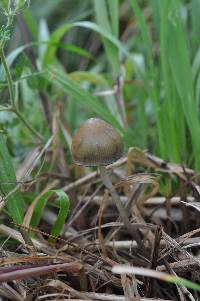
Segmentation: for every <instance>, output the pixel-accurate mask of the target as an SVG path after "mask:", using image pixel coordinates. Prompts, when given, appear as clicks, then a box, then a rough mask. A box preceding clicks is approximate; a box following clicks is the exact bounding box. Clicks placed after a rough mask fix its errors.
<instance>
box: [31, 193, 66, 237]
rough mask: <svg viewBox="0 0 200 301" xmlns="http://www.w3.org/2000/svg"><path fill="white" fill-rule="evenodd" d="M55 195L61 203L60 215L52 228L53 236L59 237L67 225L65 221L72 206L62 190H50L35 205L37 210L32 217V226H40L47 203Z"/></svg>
mask: <svg viewBox="0 0 200 301" xmlns="http://www.w3.org/2000/svg"><path fill="white" fill-rule="evenodd" d="M54 194H56V196H57V201H58V202H59V213H58V216H57V219H56V221H55V223H54V225H53V227H52V230H51V234H52V235H54V236H58V235H59V234H60V232H61V231H62V228H63V226H64V224H65V220H66V218H67V216H68V213H69V206H70V201H69V198H68V196H67V194H66V193H65V192H64V191H62V190H60V189H58V190H49V191H47V192H45V193H44V194H43V195H42V196H41V197H40V198H39V199H38V200H37V203H36V205H35V210H34V213H33V215H32V219H31V226H32V227H37V226H38V224H39V222H40V220H41V218H42V215H43V211H44V208H45V206H46V205H47V201H48V200H49V198H50V197H51V196H53V195H54Z"/></svg>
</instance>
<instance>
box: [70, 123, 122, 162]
mask: <svg viewBox="0 0 200 301" xmlns="http://www.w3.org/2000/svg"><path fill="white" fill-rule="evenodd" d="M122 152H123V142H122V139H121V137H120V135H119V134H118V132H117V131H116V130H115V129H114V128H113V127H112V126H111V125H110V124H108V123H107V122H105V121H104V120H102V119H99V118H90V119H88V120H87V121H86V122H85V123H84V124H83V125H82V126H81V127H80V128H79V129H78V131H77V133H76V135H75V136H74V138H73V139H72V145H71V153H72V156H73V159H74V161H75V162H76V163H77V164H79V165H85V166H100V165H108V164H111V163H113V162H115V161H116V160H118V159H119V158H120V157H121V155H122Z"/></svg>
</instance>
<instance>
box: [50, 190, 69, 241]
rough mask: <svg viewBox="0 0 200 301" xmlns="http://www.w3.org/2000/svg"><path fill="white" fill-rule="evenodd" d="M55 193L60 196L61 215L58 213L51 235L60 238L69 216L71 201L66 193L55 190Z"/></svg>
mask: <svg viewBox="0 0 200 301" xmlns="http://www.w3.org/2000/svg"><path fill="white" fill-rule="evenodd" d="M53 191H54V192H55V193H56V194H57V196H58V202H59V213H58V217H57V220H56V221H55V223H54V225H53V227H52V229H51V234H52V235H53V236H58V235H59V234H60V232H61V231H62V229H63V226H64V224H65V220H66V217H67V216H68V213H69V206H70V201H69V198H68V196H67V195H66V193H65V192H64V191H62V190H53Z"/></svg>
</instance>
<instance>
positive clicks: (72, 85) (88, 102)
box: [49, 67, 125, 135]
mask: <svg viewBox="0 0 200 301" xmlns="http://www.w3.org/2000/svg"><path fill="white" fill-rule="evenodd" d="M49 71H50V73H51V77H52V80H53V83H55V84H58V85H59V86H60V87H62V88H63V90H64V91H65V92H66V93H67V94H68V95H70V96H71V97H73V98H74V99H75V100H76V101H78V102H79V103H81V104H82V105H84V106H86V107H88V108H89V109H90V110H92V111H93V112H94V113H96V114H97V115H98V116H100V117H101V118H103V119H105V120H106V121H108V122H109V123H111V124H112V125H113V126H115V127H116V128H117V129H118V130H119V131H120V133H121V134H122V135H124V134H125V132H124V129H123V128H122V126H121V125H120V123H119V122H118V121H117V120H116V119H115V117H114V116H113V115H112V114H111V113H110V112H109V110H108V109H107V107H106V106H105V104H103V103H102V101H101V102H99V100H98V98H97V97H95V96H93V95H91V94H90V93H89V92H87V91H86V90H84V89H83V88H82V87H81V86H80V85H78V84H77V83H76V82H75V81H73V80H71V79H70V76H67V75H65V74H64V73H62V72H61V71H59V70H58V69H56V68H53V67H52V68H49Z"/></svg>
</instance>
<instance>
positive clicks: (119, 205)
mask: <svg viewBox="0 0 200 301" xmlns="http://www.w3.org/2000/svg"><path fill="white" fill-rule="evenodd" d="M99 171H100V176H101V179H102V181H103V184H104V185H105V186H106V188H107V189H108V190H109V192H110V194H111V196H112V198H113V199H114V200H115V203H116V206H117V209H118V211H119V214H120V217H121V219H122V221H123V223H124V225H125V226H126V228H127V230H128V231H129V233H130V234H131V236H134V238H135V240H136V241H137V243H138V245H141V240H140V238H139V235H138V233H137V232H136V231H135V229H133V227H132V224H131V222H130V221H129V219H128V213H127V212H126V209H125V208H124V207H123V204H122V202H121V200H120V197H119V195H118V194H117V192H116V190H115V188H114V186H113V184H112V182H111V180H110V177H109V175H108V173H107V170H106V168H105V166H99Z"/></svg>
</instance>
